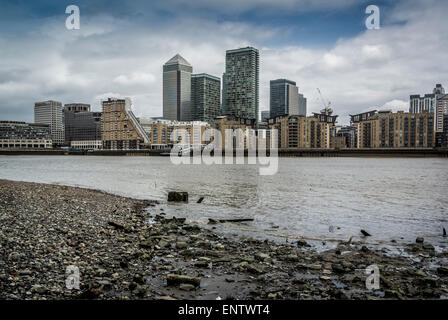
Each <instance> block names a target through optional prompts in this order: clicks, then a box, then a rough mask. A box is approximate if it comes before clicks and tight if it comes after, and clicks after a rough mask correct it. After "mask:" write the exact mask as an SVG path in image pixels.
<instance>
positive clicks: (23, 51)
mask: <svg viewBox="0 0 448 320" xmlns="http://www.w3.org/2000/svg"><path fill="white" fill-rule="evenodd" d="M92 3H93V4H96V6H95V5H93V4H90V3H86V2H82V1H81V2H80V3H79V7H80V11H81V13H80V14H81V28H80V30H67V29H66V28H65V23H64V22H65V18H66V17H67V15H66V14H65V6H64V5H62V4H58V5H56V2H53V1H45V2H43V3H40V4H21V5H18V4H15V3H13V2H8V1H6V2H5V7H4V10H3V13H2V14H3V15H4V16H3V15H2V17H3V18H4V19H3V21H2V22H1V25H2V28H1V29H0V30H1V31H0V41H1V42H2V43H8V45H5V46H3V48H4V50H3V52H2V61H3V64H1V65H0V70H1V71H2V72H1V73H2V78H1V79H0V114H1V119H5V120H8V119H14V120H23V121H32V113H30V112H29V108H30V106H32V105H33V103H34V102H35V101H44V100H48V99H54V100H57V101H62V102H64V103H71V102H84V103H89V104H91V105H92V109H93V110H98V111H99V110H100V105H101V100H102V99H106V98H107V97H110V96H114V97H126V96H129V97H131V98H132V100H133V101H134V105H135V113H136V116H139V117H155V116H161V115H162V83H163V81H162V71H161V66H162V65H163V63H165V62H166V60H167V59H169V57H171V56H173V55H174V54H175V53H177V52H179V53H180V54H181V55H182V56H184V57H185V58H186V59H187V60H188V61H189V62H190V63H191V64H192V65H193V66H194V68H195V72H196V73H209V74H212V75H221V74H222V73H223V72H224V70H225V51H226V50H228V49H232V48H241V47H245V46H253V47H255V48H258V49H259V51H260V105H259V110H260V111H262V110H268V109H269V81H270V80H273V79H277V78H287V79H291V80H293V81H295V82H296V83H297V85H298V86H299V88H301V92H302V93H303V94H304V96H305V97H307V98H308V113H311V112H318V111H319V110H320V109H321V108H322V105H321V102H320V99H319V96H318V93H317V92H316V88H320V89H321V90H322V93H323V94H324V96H325V98H326V99H327V100H329V101H331V102H332V105H333V107H334V109H335V110H336V111H337V113H338V114H339V115H340V118H339V122H340V124H348V120H349V114H355V113H360V112H363V111H366V110H369V109H372V108H376V109H381V108H392V109H393V110H394V111H396V110H405V111H406V110H407V109H408V105H409V96H410V95H411V94H422V93H425V92H429V90H430V89H431V88H432V87H433V86H434V83H442V84H443V83H447V81H446V80H447V77H446V74H447V71H448V66H446V65H445V64H444V63H443V61H444V59H443V52H445V51H446V49H445V48H447V47H448V38H447V35H446V33H444V32H443V31H441V30H443V29H444V28H443V26H446V24H447V22H446V21H445V19H444V18H443V12H444V9H446V8H447V6H448V5H447V4H446V3H444V2H443V1H428V2H425V3H422V2H421V1H410V2H409V1H406V2H404V1H378V3H377V5H378V6H379V7H380V9H381V29H380V30H366V29H365V26H364V20H365V18H366V15H365V13H364V11H365V8H366V6H367V5H368V4H370V3H368V2H366V1H357V2H355V1H332V2H330V3H328V2H327V1H317V2H313V5H312V6H309V7H307V8H306V9H305V8H304V6H303V1H296V2H293V1H291V2H290V1H279V2H276V4H275V6H276V8H275V9H276V10H271V11H270V9H272V4H268V3H264V2H263V3H255V2H252V1H250V2H248V3H245V4H238V5H236V4H234V5H232V6H230V7H232V9H231V10H230V9H228V8H225V7H226V6H225V5H223V4H222V3H219V2H217V3H214V4H209V3H205V2H203V1H200V2H194V3H185V2H183V1H174V0H173V1H170V2H168V3H158V2H155V3H151V4H142V3H139V4H138V6H136V5H135V4H122V5H121V4H120V5H118V3H115V2H114V1H111V2H108V5H105V4H104V3H103V2H101V1H93V2H92ZM136 7H138V10H137V8H136ZM18 8H20V9H21V11H20V13H19V10H18ZM434 8H436V10H433V9H434ZM120 9H121V10H120ZM205 10H207V13H208V14H209V15H208V16H207V15H206V14H204V11H205ZM181 12H182V13H183V16H182V17H180V16H181ZM149 18H151V19H149ZM176 19H177V20H176ZM149 20H151V22H147V21H149ZM165 20H166V22H164V21H165ZM174 20H175V21H176V23H172V22H173V21H174ZM313 22H314V23H313ZM423 22H424V23H423ZM131 34H132V36H131ZM428 35H431V41H429V40H427V37H428ZM114 43H115V44H114ZM415 43H426V45H425V46H423V47H422V48H420V49H419V52H420V53H419V55H418V57H417V56H416V55H415V54H413V53H412V52H413V51H414V50H413V48H414V45H415ZM128 47H132V48H133V50H123V48H128ZM422 50H423V51H422ZM415 75H418V77H416V76H415Z"/></svg>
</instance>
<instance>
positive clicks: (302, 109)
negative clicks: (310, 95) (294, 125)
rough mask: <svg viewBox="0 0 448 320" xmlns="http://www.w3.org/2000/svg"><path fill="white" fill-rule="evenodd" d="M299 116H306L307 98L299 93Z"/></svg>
mask: <svg viewBox="0 0 448 320" xmlns="http://www.w3.org/2000/svg"><path fill="white" fill-rule="evenodd" d="M299 116H304V117H306V98H305V97H304V96H303V94H301V93H299Z"/></svg>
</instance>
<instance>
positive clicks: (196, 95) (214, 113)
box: [191, 73, 221, 124]
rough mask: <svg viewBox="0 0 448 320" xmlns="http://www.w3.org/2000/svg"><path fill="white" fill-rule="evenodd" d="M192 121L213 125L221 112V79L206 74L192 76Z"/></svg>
mask: <svg viewBox="0 0 448 320" xmlns="http://www.w3.org/2000/svg"><path fill="white" fill-rule="evenodd" d="M191 110H192V120H195V121H205V122H208V123H209V124H213V122H214V119H215V118H216V117H218V116H220V113H221V112H220V111H221V79H219V78H218V77H214V76H211V75H209V74H206V73H201V74H193V75H192V76H191Z"/></svg>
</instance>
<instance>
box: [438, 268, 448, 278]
mask: <svg viewBox="0 0 448 320" xmlns="http://www.w3.org/2000/svg"><path fill="white" fill-rule="evenodd" d="M437 273H438V274H440V275H444V276H447V275H448V268H447V267H438V268H437Z"/></svg>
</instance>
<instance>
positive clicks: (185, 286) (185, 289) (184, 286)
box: [179, 283, 196, 291]
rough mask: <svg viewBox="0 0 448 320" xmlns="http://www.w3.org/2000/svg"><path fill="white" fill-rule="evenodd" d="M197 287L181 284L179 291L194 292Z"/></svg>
mask: <svg viewBox="0 0 448 320" xmlns="http://www.w3.org/2000/svg"><path fill="white" fill-rule="evenodd" d="M195 288H196V287H195V286H194V285H192V284H189V283H181V284H180V285H179V289H180V290H184V291H192V290H194V289H195Z"/></svg>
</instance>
